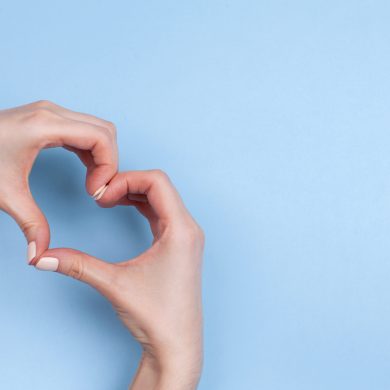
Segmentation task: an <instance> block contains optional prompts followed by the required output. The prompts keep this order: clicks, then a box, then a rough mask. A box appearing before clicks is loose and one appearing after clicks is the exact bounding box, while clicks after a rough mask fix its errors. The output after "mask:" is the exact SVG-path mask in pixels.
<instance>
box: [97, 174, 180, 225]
mask: <svg viewBox="0 0 390 390" xmlns="http://www.w3.org/2000/svg"><path fill="white" fill-rule="evenodd" d="M124 197H127V198H128V201H129V204H133V202H134V198H135V197H136V198H137V200H138V201H140V200H141V199H142V200H143V201H145V200H147V203H145V202H139V203H145V204H148V205H149V206H150V208H151V209H152V210H153V212H154V214H155V215H156V216H157V218H158V219H164V220H166V221H175V220H179V219H181V218H182V217H183V216H186V215H187V214H188V213H187V210H186V208H185V206H184V204H183V201H182V199H181V197H180V195H179V193H178V192H177V191H176V189H175V187H174V186H173V184H172V182H171V180H170V179H169V177H168V176H167V175H166V174H165V173H164V172H162V171H161V170H147V171H128V172H123V173H119V174H117V175H116V176H115V177H114V178H113V179H112V180H111V182H110V184H109V186H108V188H107V190H106V192H105V194H104V196H102V197H101V199H100V200H99V204H100V205H101V206H103V207H112V206H115V205H116V204H118V202H119V203H121V204H123V199H124ZM140 207H142V206H141V205H140ZM144 208H145V207H144Z"/></svg>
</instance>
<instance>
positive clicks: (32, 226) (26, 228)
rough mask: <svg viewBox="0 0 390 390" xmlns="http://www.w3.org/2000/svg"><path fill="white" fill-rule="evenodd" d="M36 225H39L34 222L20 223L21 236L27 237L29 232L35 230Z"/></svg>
mask: <svg viewBox="0 0 390 390" xmlns="http://www.w3.org/2000/svg"><path fill="white" fill-rule="evenodd" d="M38 225H39V224H38V223H37V222H36V221H31V220H26V221H23V222H21V223H20V229H21V230H22V232H23V234H24V235H25V236H27V235H28V233H29V232H30V231H31V230H33V229H36V228H37V227H38Z"/></svg>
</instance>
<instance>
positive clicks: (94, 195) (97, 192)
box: [92, 184, 107, 199]
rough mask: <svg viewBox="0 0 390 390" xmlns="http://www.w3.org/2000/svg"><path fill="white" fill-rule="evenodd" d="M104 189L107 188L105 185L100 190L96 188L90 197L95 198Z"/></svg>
mask: <svg viewBox="0 0 390 390" xmlns="http://www.w3.org/2000/svg"><path fill="white" fill-rule="evenodd" d="M104 187H107V184H105V185H104V186H101V187H100V188H98V189H97V190H96V191H95V193H94V194H93V195H92V198H94V199H95V198H96V197H97V196H99V194H100V193H101V192H102V191H103V190H104Z"/></svg>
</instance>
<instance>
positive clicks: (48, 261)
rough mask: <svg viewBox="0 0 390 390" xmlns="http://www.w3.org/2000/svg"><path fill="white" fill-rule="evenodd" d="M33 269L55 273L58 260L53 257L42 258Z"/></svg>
mask: <svg viewBox="0 0 390 390" xmlns="http://www.w3.org/2000/svg"><path fill="white" fill-rule="evenodd" d="M35 267H36V268H38V269H40V270H42V271H57V269H58V259H56V258H55V257H42V258H41V259H40V260H39V261H38V263H37V264H36V266H35Z"/></svg>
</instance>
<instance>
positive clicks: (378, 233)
mask: <svg viewBox="0 0 390 390" xmlns="http://www.w3.org/2000/svg"><path fill="white" fill-rule="evenodd" d="M389 20H390V5H389V2H388V1H385V0H383V1H368V0H367V1H362V0H353V1H352V0H350V1H348V0H345V1H336V0H334V1H333V0H326V1H322V0H320V1H311V0H307V1H294V2H292V1H280V0H272V1H260V0H257V1H255V0H253V1H247V0H235V1H233V0H199V1H179V0H176V1H174V0H166V1H157V0H151V1H124V0H123V1H110V2H108V1H92V0H91V1H75V0H68V1H62V2H53V1H42V0H36V1H34V2H30V1H7V2H1V4H0V91H1V94H0V107H3V108H5V107H12V106H16V105H20V104H23V103H27V102H30V101H34V100H37V99H50V100H52V101H54V102H56V103H58V104H61V105H64V106H66V107H68V108H71V109H74V110H78V111H84V112H88V113H93V114H95V115H98V116H101V117H103V118H106V119H108V120H112V121H113V122H115V123H116V125H117V127H118V132H119V136H118V140H119V148H120V166H121V169H122V170H125V169H149V168H161V169H163V170H165V171H166V172H168V173H169V174H170V176H171V178H172V180H173V182H174V183H175V184H176V186H177V187H178V189H179V190H180V191H181V193H182V196H183V198H184V200H185V202H186V203H187V205H188V207H189V209H190V210H191V211H192V213H193V215H194V216H195V218H197V219H198V221H199V222H200V224H201V225H202V226H203V227H204V230H205V232H206V235H207V244H206V253H205V263H204V304H205V367H204V372H203V377H202V381H201V384H200V389H201V390H237V389H245V390H261V389H266V390H295V389H296V390H329V389H333V390H345V389H354V390H360V389H362V390H368V389H370V390H371V389H373V390H388V389H389V388H390V375H389V369H390V340H389V327H390V310H389V307H390V305H389V300H390V283H389V282H390V241H389V237H390V153H389V150H390V131H389V122H390V78H389V69H390V46H389V43H390V27H389V26H390V25H389ZM1 185H6V183H1ZM31 186H32V190H33V193H34V195H35V196H36V198H37V200H38V202H39V204H40V205H41V206H42V208H43V210H44V211H45V213H46V215H47V217H48V219H49V222H50V224H51V227H52V246H69V247H74V248H78V249H80V250H85V251H87V252H89V253H91V254H94V255H96V256H99V257H101V258H104V259H107V260H109V261H116V260H123V259H126V258H129V257H131V256H134V255H136V254H137V253H139V252H140V251H142V250H143V249H145V248H146V247H147V246H148V245H149V244H150V242H151V237H150V234H149V231H148V227H147V225H146V223H145V222H144V220H143V219H142V218H141V217H140V216H139V215H138V214H137V213H136V212H135V211H134V210H132V209H124V208H117V209H111V210H103V209H99V208H98V207H97V206H96V205H95V203H94V202H93V201H92V200H90V199H89V198H88V196H87V195H86V192H85V190H84V168H83V167H82V166H81V164H80V163H79V162H78V160H77V159H76V157H74V156H73V155H71V154H70V153H68V152H66V151H64V150H50V151H45V152H43V153H42V154H41V155H40V157H39V159H38V161H37V163H36V166H35V168H34V170H33V173H32V176H31ZM0 232H1V242H0V249H1V251H0V253H1V254H0V257H1V272H0V289H1V293H0V308H1V321H0V346H1V347H0V388H1V389H12V390H19V389H20V390H22V389H26V388H29V389H42V390H44V389H54V388H55V389H58V390H69V389H72V390H107V389H115V390H120V389H126V388H127V385H128V384H129V382H130V380H131V378H132V376H133V374H134V372H135V370H136V367H137V364H138V359H139V356H140V348H139V346H138V345H137V344H136V343H135V342H134V341H133V339H132V338H131V336H130V335H129V334H128V333H127V331H126V330H125V329H124V327H123V326H122V325H121V323H120V322H119V321H118V319H117V318H116V316H115V314H114V312H113V311H112V309H111V307H110V305H109V304H108V303H107V302H106V301H105V300H104V299H103V298H101V297H100V296H99V295H98V294H97V293H96V292H95V291H94V290H92V289H91V288H89V287H88V286H86V285H82V284H80V283H78V282H76V281H73V280H71V279H68V278H65V277H63V276H61V275H57V274H52V273H43V272H38V271H36V270H34V269H33V268H31V267H27V266H26V263H25V251H26V245H25V240H24V237H23V236H22V234H21V233H20V231H19V229H18V228H17V226H16V224H15V223H14V222H13V221H12V220H11V219H10V218H9V217H8V216H6V215H4V214H2V215H1V216H0Z"/></svg>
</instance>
